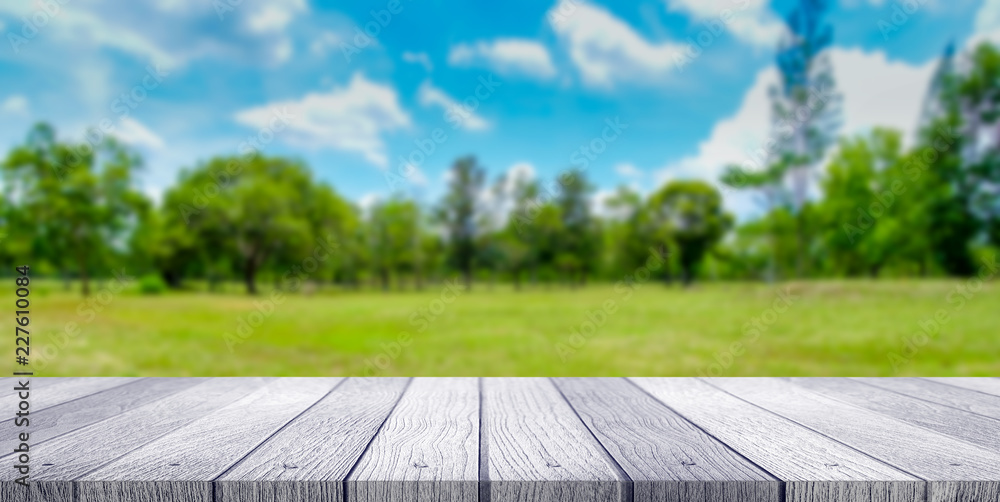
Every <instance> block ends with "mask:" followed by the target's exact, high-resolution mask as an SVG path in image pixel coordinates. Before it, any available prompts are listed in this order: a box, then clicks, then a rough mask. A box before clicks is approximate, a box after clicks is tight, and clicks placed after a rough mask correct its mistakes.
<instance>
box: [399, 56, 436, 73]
mask: <svg viewBox="0 0 1000 502" xmlns="http://www.w3.org/2000/svg"><path fill="white" fill-rule="evenodd" d="M403 61H406V62H407V63H413V64H419V65H422V66H423V67H424V69H426V70H427V71H431V70H433V69H434V65H433V64H431V58H430V56H428V55H427V53H426V52H410V51H404V52H403Z"/></svg>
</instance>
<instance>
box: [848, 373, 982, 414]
mask: <svg viewBox="0 0 1000 502" xmlns="http://www.w3.org/2000/svg"><path fill="white" fill-rule="evenodd" d="M854 380H858V381H860V382H864V383H866V384H868V385H874V386H876V387H881V388H883V389H888V390H891V391H894V392H899V393H900V394H906V395H908V396H913V397H916V398H918V399H923V400H925V401H930V402H932V403H937V404H941V405H944V406H950V407H952V408H956V409H959V410H962V411H968V412H970V413H976V414H978V415H983V416H986V417H991V418H996V419H1000V396H994V395H991V394H984V393H982V392H977V391H974V390H969V389H964V388H961V387H955V386H952V385H948V384H944V383H941V382H935V381H933V380H929V379H926V378H855V379H854Z"/></svg>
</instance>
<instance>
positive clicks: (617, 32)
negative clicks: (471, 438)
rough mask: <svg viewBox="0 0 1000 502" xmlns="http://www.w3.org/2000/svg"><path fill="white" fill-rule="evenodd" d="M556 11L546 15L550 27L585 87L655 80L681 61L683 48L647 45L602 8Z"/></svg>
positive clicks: (580, 6)
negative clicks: (565, 11)
mask: <svg viewBox="0 0 1000 502" xmlns="http://www.w3.org/2000/svg"><path fill="white" fill-rule="evenodd" d="M559 8H560V7H559V6H558V5H557V6H556V7H553V9H552V10H551V11H550V12H549V15H548V18H549V22H550V25H551V26H552V29H553V30H554V31H555V32H556V34H557V35H558V36H559V38H560V40H561V41H562V43H563V44H565V45H566V46H567V48H568V50H569V57H570V60H571V61H572V62H573V64H574V65H575V66H576V68H577V70H578V71H579V72H580V76H581V77H582V78H583V81H584V83H586V84H588V85H591V86H594V87H604V88H610V87H613V86H614V84H615V83H616V82H622V81H635V80H655V79H657V78H660V77H662V76H663V75H665V74H666V73H667V72H669V71H670V70H671V69H672V68H674V67H675V65H676V64H677V61H679V60H680V59H681V58H683V57H684V46H683V45H682V44H677V43H674V42H671V41H667V42H661V43H654V42H650V41H648V40H646V39H645V38H643V37H642V36H641V35H640V34H638V33H636V31H635V30H633V29H632V27H631V26H629V25H628V24H627V23H625V22H624V21H622V20H620V19H618V18H617V17H615V16H614V15H612V14H611V13H610V12H608V11H607V10H605V9H603V8H601V7H597V6H594V5H591V4H588V3H582V2H581V3H580V4H578V5H576V6H575V9H574V11H573V12H571V13H568V14H564V13H561V12H559V10H558V9H559Z"/></svg>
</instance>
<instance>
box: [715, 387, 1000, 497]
mask: <svg viewBox="0 0 1000 502" xmlns="http://www.w3.org/2000/svg"><path fill="white" fill-rule="evenodd" d="M826 381H832V382H837V381H836V380H826ZM840 381H843V380H840ZM848 383H853V384H855V385H863V384H860V383H857V382H848ZM711 384H712V385H715V386H717V387H719V388H721V389H723V390H725V391H726V392H729V393H731V394H733V395H735V396H737V397H739V398H741V399H745V400H747V401H749V402H751V403H754V404H755V405H757V406H760V407H762V408H766V409H768V410H770V411H772V412H775V413H778V414H780V415H782V416H784V417H787V418H788V419H790V420H794V421H796V422H797V423H800V424H802V425H804V426H806V427H809V428H810V429H813V430H815V431H817V432H819V433H821V434H824V435H826V436H829V437H831V438H833V439H835V440H837V441H839V442H841V443H844V444H846V445H848V446H850V447H852V448H854V449H856V450H858V451H861V452H864V453H866V454H868V455H871V456H872V457H875V458H877V459H880V460H882V461H884V462H886V463H889V464H891V465H893V466H896V467H898V468H900V469H902V470H905V471H906V472H910V473H913V474H914V475H916V476H919V477H921V478H922V479H925V480H927V482H928V490H927V492H928V497H927V498H928V500H929V501H931V502H938V501H940V502H944V501H949V502H980V500H979V499H977V498H965V496H964V495H962V496H960V497H959V498H954V495H955V494H956V493H957V494H959V495H961V494H962V493H963V492H964V491H965V490H964V488H965V487H969V488H971V487H978V488H986V489H987V492H992V493H995V494H996V495H997V496H998V497H1000V453H998V452H993V451H989V450H987V449H985V448H981V447H979V446H975V445H973V444H971V443H967V442H964V441H959V440H957V439H955V438H952V437H949V436H946V435H944V434H940V433H937V432H934V431H931V430H928V429H924V428H922V427H917V426H914V425H911V424H908V423H906V422H903V421H901V420H897V419H895V418H892V417H889V416H886V415H882V414H880V413H875V412H872V411H870V410H866V409H863V408H860V407H857V406H854V405H851V404H847V403H843V402H841V401H838V400H835V399H832V398H828V397H826V396H825V395H820V394H818V393H815V392H812V391H809V390H807V389H805V388H802V387H800V386H797V385H793V384H792V383H789V382H786V381H782V380H779V379H773V378H756V379H737V378H714V379H712V380H711ZM876 390H878V389H876ZM880 392H881V391H880Z"/></svg>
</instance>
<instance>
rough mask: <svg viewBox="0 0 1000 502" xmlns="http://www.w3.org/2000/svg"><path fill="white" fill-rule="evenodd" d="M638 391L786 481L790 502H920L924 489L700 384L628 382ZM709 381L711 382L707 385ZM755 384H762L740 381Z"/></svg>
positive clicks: (666, 380)
mask: <svg viewBox="0 0 1000 502" xmlns="http://www.w3.org/2000/svg"><path fill="white" fill-rule="evenodd" d="M631 380H632V381H633V382H635V383H636V384H637V385H638V386H639V387H641V388H643V389H645V390H646V391H647V392H649V393H650V394H651V395H652V396H653V397H655V398H657V399H658V400H659V401H661V402H662V403H664V404H666V405H667V406H669V407H670V408H672V409H673V410H675V411H676V412H677V413H679V414H680V415H681V416H683V417H684V418H686V419H687V420H689V421H691V422H693V423H694V424H695V425H697V426H698V427H700V428H701V429H703V430H704V431H706V432H707V433H709V434H711V435H712V436H714V437H715V438H717V439H718V440H720V441H722V442H723V443H725V444H726V445H728V446H729V447H730V448H732V449H734V450H736V451H737V452H738V453H740V454H741V455H743V456H744V457H746V458H747V459H749V460H750V461H752V462H754V463H755V464H757V465H758V466H760V467H761V468H763V469H765V470H766V471H767V472H769V473H771V474H772V475H774V476H776V477H777V478H778V479H781V480H782V481H784V482H785V500H786V501H787V502H913V501H923V500H924V493H925V483H924V482H923V481H921V480H919V479H918V478H916V477H915V476H912V475H910V474H907V473H905V472H903V471H901V470H899V469H896V468H893V467H891V466H889V465H886V464H885V463H883V462H880V461H878V460H875V459H873V458H871V457H870V456H868V455H865V454H863V453H860V452H858V451H857V450H855V449H853V448H850V447H848V446H845V445H843V444H841V443H839V442H837V441H834V440H832V439H830V438H828V437H826V436H823V435H821V434H817V433H816V432H815V431H813V430H810V429H808V428H806V427H803V426H801V425H799V424H797V423H794V422H792V421H790V420H788V419H786V418H783V417H781V416H778V415H776V414H774V413H771V412H768V411H766V410H763V409H761V408H759V407H757V406H754V405H752V404H750V403H748V402H746V401H744V400H742V399H739V398H736V397H734V396H733V395H731V394H729V393H726V392H724V391H722V390H720V389H718V388H716V387H714V386H712V385H709V384H707V383H705V382H704V381H701V380H698V379H691V378H633V379H631ZM708 380H713V379H708ZM745 380H747V381H748V382H749V383H751V384H755V383H756V382H757V381H759V380H760V379H757V378H747V379H745Z"/></svg>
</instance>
